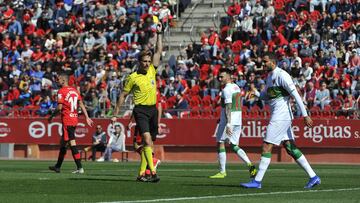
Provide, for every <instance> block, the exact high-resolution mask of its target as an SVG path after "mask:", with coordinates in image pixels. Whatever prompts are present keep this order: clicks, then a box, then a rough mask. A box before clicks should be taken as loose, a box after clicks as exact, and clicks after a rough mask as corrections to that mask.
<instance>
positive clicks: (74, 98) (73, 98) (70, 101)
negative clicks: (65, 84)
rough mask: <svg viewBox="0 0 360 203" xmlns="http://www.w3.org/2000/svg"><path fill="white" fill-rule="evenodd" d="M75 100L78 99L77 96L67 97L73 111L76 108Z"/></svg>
mask: <svg viewBox="0 0 360 203" xmlns="http://www.w3.org/2000/svg"><path fill="white" fill-rule="evenodd" d="M77 100H78V98H77V96H75V97H69V103H70V107H71V112H74V111H75V110H77Z"/></svg>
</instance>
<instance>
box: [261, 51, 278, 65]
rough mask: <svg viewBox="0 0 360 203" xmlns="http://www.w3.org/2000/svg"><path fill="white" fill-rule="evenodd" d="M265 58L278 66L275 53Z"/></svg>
mask: <svg viewBox="0 0 360 203" xmlns="http://www.w3.org/2000/svg"><path fill="white" fill-rule="evenodd" d="M265 56H267V57H269V60H270V61H272V62H273V63H274V64H276V61H277V57H276V55H275V54H274V53H267V54H266V55H265ZM265 56H264V57H265Z"/></svg>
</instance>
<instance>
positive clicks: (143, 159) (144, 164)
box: [139, 150, 147, 175]
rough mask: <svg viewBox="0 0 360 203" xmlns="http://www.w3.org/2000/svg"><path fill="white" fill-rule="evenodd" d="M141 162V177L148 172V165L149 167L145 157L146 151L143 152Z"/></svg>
mask: <svg viewBox="0 0 360 203" xmlns="http://www.w3.org/2000/svg"><path fill="white" fill-rule="evenodd" d="M140 155H141V162H140V170H139V175H142V174H144V173H145V170H146V165H147V162H146V157H145V152H144V150H142V151H141V154H140Z"/></svg>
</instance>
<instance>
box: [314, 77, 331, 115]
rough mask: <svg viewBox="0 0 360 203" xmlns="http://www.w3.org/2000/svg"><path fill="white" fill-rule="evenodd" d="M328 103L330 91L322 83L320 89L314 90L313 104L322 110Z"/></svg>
mask: <svg viewBox="0 0 360 203" xmlns="http://www.w3.org/2000/svg"><path fill="white" fill-rule="evenodd" d="M330 101H331V100H330V91H329V90H328V89H327V85H326V83H325V82H322V83H321V85H320V89H318V90H316V94H315V101H314V104H315V105H316V106H319V107H320V108H321V109H322V110H323V109H324V107H325V106H327V105H329V104H330Z"/></svg>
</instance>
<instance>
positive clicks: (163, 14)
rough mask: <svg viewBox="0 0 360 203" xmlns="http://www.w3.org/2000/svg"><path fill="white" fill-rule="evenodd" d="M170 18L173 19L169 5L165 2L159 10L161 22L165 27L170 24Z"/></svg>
mask: <svg viewBox="0 0 360 203" xmlns="http://www.w3.org/2000/svg"><path fill="white" fill-rule="evenodd" d="M170 18H172V16H171V12H170V9H169V3H168V2H166V1H165V2H163V3H162V7H161V8H160V9H159V20H160V21H161V22H162V23H163V24H164V25H168V24H167V23H169V21H170Z"/></svg>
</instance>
